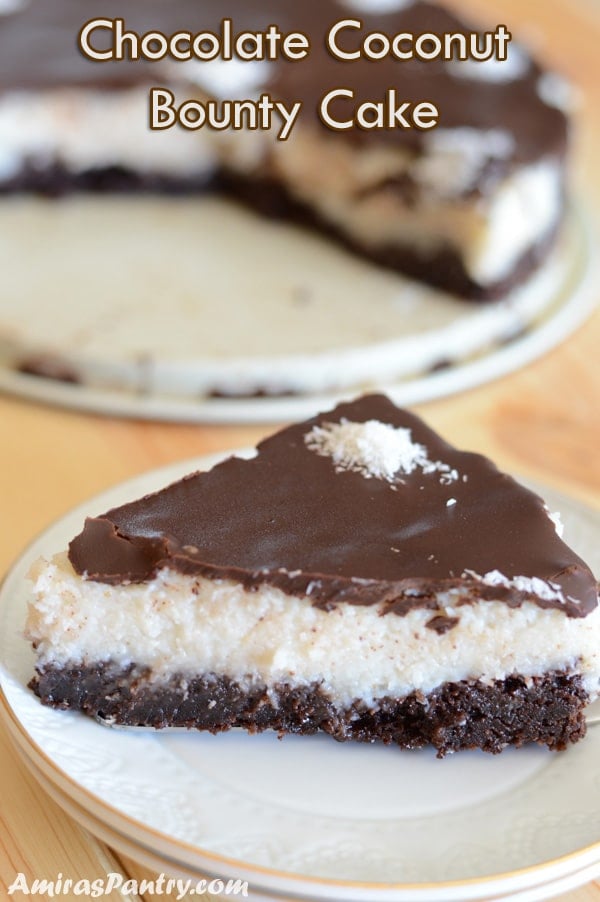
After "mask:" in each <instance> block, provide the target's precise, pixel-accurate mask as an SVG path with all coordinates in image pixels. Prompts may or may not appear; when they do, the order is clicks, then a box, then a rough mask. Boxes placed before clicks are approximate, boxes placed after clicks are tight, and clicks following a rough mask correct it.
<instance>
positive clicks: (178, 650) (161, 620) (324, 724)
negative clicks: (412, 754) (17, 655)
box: [27, 395, 600, 754]
mask: <svg viewBox="0 0 600 902" xmlns="http://www.w3.org/2000/svg"><path fill="white" fill-rule="evenodd" d="M556 522H557V521H556V518H553V517H552V516H550V514H549V513H548V510H547V509H546V507H545V505H544V502H543V501H542V500H541V499H540V498H539V497H537V496H536V495H535V494H533V493H532V492H530V491H528V490H527V489H525V488H523V487H522V486H521V485H519V484H518V483H517V482H515V481H514V480H513V479H512V478H511V477H509V476H507V475H505V474H503V473H501V472H499V471H498V470H497V469H496V467H495V466H494V465H493V464H492V463H491V462H490V461H489V460H487V459H486V458H484V457H482V456H480V455H477V454H470V453H466V452H464V451H458V450H456V449H455V448H453V447H452V446H450V445H448V444H447V443H446V442H445V441H443V440H442V439H441V438H440V437H439V436H438V435H436V434H435V433H434V432H433V431H432V430H431V429H429V428H428V427H427V426H426V425H425V424H424V423H423V422H422V421H421V420H419V419H418V418H417V417H415V416H413V415H412V414H410V413H407V412H405V411H402V410H400V409H398V408H396V407H395V406H394V405H393V404H392V403H391V401H389V400H388V399H387V398H386V397H384V396H379V395H373V396H368V397H363V398H361V399H359V400H357V401H354V402H353V403H348V404H342V405H340V406H339V407H336V408H335V410H332V411H330V412H328V413H325V414H322V415H320V416H318V417H315V418H314V419H311V420H308V421H307V422H304V423H300V424H297V425H294V426H291V427H289V428H286V429H284V430H282V431H280V432H278V433H277V434H276V435H274V436H273V437H271V438H268V439H266V440H265V441H263V442H262V443H261V444H260V445H259V446H258V449H257V452H256V455H255V456H254V457H252V458H250V459H245V458H239V457H231V458H229V459H228V460H225V461H224V462H223V463H220V464H219V465H217V466H216V467H214V469H212V470H210V471H209V472H200V473H194V474H193V475H191V476H189V477H187V478H185V479H183V480H181V481H179V482H176V483H175V484H173V485H171V486H169V487H167V488H165V489H164V490H162V491H160V492H158V493H157V494H153V495H149V496H147V497H145V498H142V499H141V500H138V501H134V502H132V503H130V504H126V505H124V506H122V507H118V508H115V509H114V510H111V511H109V512H108V513H106V514H104V515H102V516H98V517H93V518H90V519H88V520H87V521H86V523H85V526H84V528H83V531H82V532H81V533H80V534H79V535H78V536H77V537H76V538H75V539H74V540H73V541H72V542H71V544H70V548H69V553H68V555H67V554H59V555H58V556H57V557H55V558H54V559H53V560H51V561H49V562H39V563H38V564H37V566H36V568H35V573H34V579H35V600H33V601H32V603H31V606H30V611H29V618H28V623H27V634H28V637H29V638H30V639H31V641H32V642H33V644H34V646H35V649H36V652H37V672H36V675H35V677H34V678H33V680H32V683H31V686H32V688H33V689H34V691H35V692H36V694H37V695H38V696H39V697H40V699H41V700H42V701H43V702H44V703H45V704H48V705H53V706H55V707H60V708H73V709H76V710H80V711H83V712H85V713H86V714H90V715H92V716H94V717H98V718H101V719H102V720H104V721H106V722H108V723H111V724H128V725H150V726H154V727H165V726H182V727H194V728H198V729H201V730H209V731H211V732H218V731H221V730H227V729H229V728H230V727H242V728H244V729H246V730H248V731H250V732H256V731H261V730H265V729H274V730H278V731H280V732H281V733H309V734H310V733H316V732H318V731H323V732H325V733H329V734H330V735H332V736H333V737H335V738H336V739H339V740H347V739H355V740H360V741H367V742H370V741H373V740H383V741H384V742H386V743H396V744H397V745H399V746H401V747H402V748H417V747H421V746H424V745H429V744H430V745H433V746H434V747H435V748H436V749H437V750H438V752H439V753H440V754H444V753H447V752H451V751H455V750H458V749H466V748H482V749H484V750H486V751H490V752H499V751H501V750H502V749H503V748H504V747H505V746H507V745H517V746H519V745H522V744H524V743H527V742H538V743H542V744H545V745H547V746H548V747H549V748H551V749H564V748H565V746H567V745H568V743H570V742H575V741H576V740H578V739H580V738H581V737H582V736H583V735H584V733H585V719H584V709H585V706H586V704H587V703H588V702H590V701H591V700H593V699H594V698H596V696H597V695H598V692H599V688H600V611H599V608H598V597H597V586H596V581H595V579H594V577H593V575H592V573H591V572H590V570H589V568H588V567H587V566H586V565H585V564H584V563H583V561H582V560H580V558H579V557H577V555H576V554H575V553H574V552H573V551H571V550H570V549H569V548H568V547H567V545H565V544H564V543H563V541H562V540H561V538H560V537H559V535H558V534H557V528H556Z"/></svg>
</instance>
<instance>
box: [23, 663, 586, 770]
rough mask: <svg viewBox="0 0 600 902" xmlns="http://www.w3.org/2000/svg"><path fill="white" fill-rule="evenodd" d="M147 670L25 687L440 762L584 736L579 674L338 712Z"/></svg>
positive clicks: (130, 711)
mask: <svg viewBox="0 0 600 902" xmlns="http://www.w3.org/2000/svg"><path fill="white" fill-rule="evenodd" d="M149 676H150V675H149V673H148V672H147V671H143V670H140V669H139V668H135V667H133V666H132V667H130V668H128V669H127V670H120V669H116V668H113V667H110V666H108V665H100V666H98V667H83V668H76V669H61V668H58V667H51V668H46V669H44V670H42V671H40V672H38V674H37V675H36V676H35V677H34V679H33V680H32V681H31V683H30V687H31V688H32V689H33V690H34V692H35V693H36V695H38V696H39V698H40V699H41V700H42V702H43V703H44V704H45V705H49V706H51V707H56V708H72V709H76V710H79V711H82V712H84V713H85V714H88V715H91V716H93V717H96V718H100V719H102V720H105V721H108V722H109V723H111V724H122V725H127V726H150V727H155V728H159V729H160V728H162V727H171V726H177V727H187V728H189V729H198V730H207V731H209V732H211V733H219V732H222V731H225V730H229V729H230V728H232V727H241V728H242V729H245V730H247V731H248V732H250V733H258V732H262V731H263V730H276V731H278V732H279V733H280V734H285V733H296V734H309V735H310V734H314V733H318V732H324V733H328V734H329V735H330V736H333V738H334V739H337V740H339V741H341V742H343V741H346V740H355V741H358V742H374V741H376V740H379V741H382V742H384V743H385V744H395V745H398V746H400V748H403V749H417V748H422V747H423V746H427V745H431V746H433V747H434V748H436V749H437V751H438V757H443V756H444V755H445V754H447V753H448V752H455V751H459V750H461V749H475V748H479V749H483V750H484V751H486V752H492V753H498V752H501V751H502V749H504V748H505V747H506V746H508V745H514V746H522V745H524V744H526V743H530V742H537V743H540V744H542V745H546V746H548V748H550V749H553V750H562V749H565V748H566V747H567V745H568V744H569V743H573V742H577V741H578V740H579V739H581V738H582V737H583V736H584V735H585V717H584V707H585V704H586V701H587V694H586V692H585V690H584V689H583V686H582V683H581V678H580V677H579V676H574V675H567V674H564V673H556V672H555V673H548V674H546V675H545V676H543V677H536V678H533V679H525V678H524V677H520V676H513V677H509V678H508V679H506V680H503V681H496V682H494V683H492V684H490V685H486V684H484V683H482V682H480V681H476V682H460V683H446V684H444V685H443V686H440V687H439V688H438V689H436V690H435V691H434V692H432V693H430V694H429V695H427V696H425V695H423V694H422V693H420V692H413V693H411V694H410V695H408V696H406V697H404V698H400V699H395V698H382V699H380V700H378V702H377V705H376V706H373V707H369V706H367V705H366V704H365V703H364V702H362V701H361V700H360V699H357V700H356V701H355V702H354V703H353V704H352V705H351V706H350V707H349V708H345V709H342V710H340V708H338V707H336V706H335V705H334V704H333V703H332V701H331V699H330V698H329V697H328V696H327V695H326V694H325V693H324V692H323V691H322V689H320V687H319V686H318V685H313V686H304V687H293V686H289V685H285V684H283V685H276V686H273V687H271V688H270V689H267V687H265V686H257V687H256V688H253V689H251V690H248V689H247V688H243V687H241V686H240V685H239V684H238V683H236V682H233V681H232V680H229V679H227V678H226V677H219V676H215V675H212V674H209V675H204V676H199V677H195V678H193V679H190V678H186V679H184V678H182V677H179V678H175V677H174V678H172V679H171V680H170V681H169V683H168V684H165V683H157V682H156V681H154V682H152V681H150V679H149Z"/></svg>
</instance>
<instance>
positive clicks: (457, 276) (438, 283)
mask: <svg viewBox="0 0 600 902" xmlns="http://www.w3.org/2000/svg"><path fill="white" fill-rule="evenodd" d="M23 192H28V193H35V194H40V195H42V196H46V197H60V196H63V195H66V194H69V193H72V192H89V193H144V194H167V195H181V196H183V195H191V194H208V193H211V194H220V195H223V196H225V197H228V198H230V199H234V200H237V201H238V202H240V203H243V204H244V205H245V206H246V207H249V208H250V209H252V210H254V211H255V212H258V213H260V214H261V215H263V216H265V217H268V218H270V219H282V220H286V221H288V222H292V223H295V224H298V225H302V226H304V227H306V228H309V229H311V230H313V231H314V230H316V231H318V232H320V233H321V234H323V235H326V236H327V237H328V238H330V239H333V240H334V241H336V242H337V243H339V244H342V245H343V246H344V247H346V248H348V249H349V250H350V251H352V253H353V254H356V255H357V256H359V257H362V258H363V259H366V260H369V261H371V262H372V263H375V264H377V265H378V266H382V267H384V268H386V269H391V270H393V271H395V272H399V273H402V274H403V275H405V276H409V277H410V278H413V279H417V280H418V281H420V282H425V283H426V284H428V285H432V286H434V287H435V288H440V289H442V290H443V291H447V292H449V293H451V294H456V295H458V296H460V297H461V298H465V299H466V300H471V301H494V300H498V299H500V298H502V297H505V296H506V295H507V294H509V293H510V292H511V291H513V290H514V289H516V288H518V287H519V285H521V284H522V283H524V282H525V281H526V280H527V279H528V278H529V276H530V275H531V274H532V273H533V272H534V271H535V270H536V269H537V268H538V267H539V266H540V264H541V263H542V262H543V261H544V260H545V258H546V257H547V256H548V253H549V251H550V250H551V248H552V246H553V245H554V242H555V240H556V237H557V235H558V232H559V227H560V224H561V221H562V216H561V217H560V218H559V221H557V222H556V223H555V225H554V227H553V228H552V229H551V230H550V231H549V232H548V233H547V234H545V235H544V236H543V237H542V238H541V239H540V240H539V241H538V242H537V243H536V244H535V245H534V246H533V247H531V248H530V249H529V250H528V251H526V252H525V253H524V254H523V255H522V256H521V258H520V259H519V260H518V261H517V262H516V264H515V265H514V266H513V268H512V270H511V271H510V273H509V274H508V275H507V276H506V277H505V278H503V279H500V280H498V281H496V282H494V283H491V284H489V285H481V284H479V283H477V282H475V281H474V280H473V279H472V278H471V277H470V276H469V274H468V273H467V271H466V269H465V266H464V263H463V261H462V259H461V257H460V256H459V254H457V253H456V251H454V250H453V249H452V248H450V247H447V248H441V249H438V250H436V251H434V252H432V253H431V254H428V255H425V254H423V253H421V252H417V251H416V250H415V249H414V248H411V247H408V246H404V247H403V246H398V245H386V246H382V247H378V248H373V247H366V246H364V245H361V244H359V243H357V242H356V241H354V240H352V239H351V238H349V237H348V236H346V235H344V234H343V233H342V232H341V231H340V230H339V229H337V228H336V227H335V226H333V225H332V224H331V223H328V222H326V221H325V220H323V219H322V218H321V217H320V216H319V215H318V214H317V213H316V212H315V211H314V210H313V209H311V208H310V207H309V206H308V205H307V204H304V203H302V202H301V201H299V200H297V199H296V198H294V197H293V196H292V195H291V194H290V192H289V191H288V190H287V189H286V188H285V187H284V186H283V185H281V184H280V183H279V182H277V181H275V180H273V179H267V178H252V179H251V178H244V177H241V176H237V175H233V174H232V173H228V172H224V171H221V172H218V173H216V174H211V175H206V176H202V175H199V176H198V177H196V178H192V177H187V178H179V179H178V178H172V177H169V176H160V175H153V174H145V173H136V172H133V171H131V170H127V169H123V168H121V167H118V166H112V167H108V168H106V169H94V170H87V171H84V172H79V173H72V172H69V171H68V170H66V169H64V168H63V167H60V166H52V167H48V168H45V169H36V168H34V167H24V168H23V169H22V171H21V172H20V173H19V174H18V175H16V176H15V177H13V178H12V179H10V180H8V181H5V182H2V183H0V194H14V193H23Z"/></svg>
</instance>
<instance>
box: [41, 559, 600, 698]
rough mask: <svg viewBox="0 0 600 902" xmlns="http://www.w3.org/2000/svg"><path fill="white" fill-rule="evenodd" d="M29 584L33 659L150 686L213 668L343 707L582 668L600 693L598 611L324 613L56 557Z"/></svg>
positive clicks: (212, 584) (343, 608) (287, 600)
mask: <svg viewBox="0 0 600 902" xmlns="http://www.w3.org/2000/svg"><path fill="white" fill-rule="evenodd" d="M32 578H33V579H34V581H35V586H34V594H35V600H34V601H32V603H31V605H30V610H29V617H28V622H27V636H28V638H29V639H30V640H31V641H32V642H34V643H35V645H36V649H37V655H38V666H40V667H45V666H49V665H55V666H56V665H57V666H59V667H68V666H76V665H81V664H84V665H85V664H96V663H100V662H112V663H113V664H116V665H117V666H123V667H126V666H127V665H129V664H136V665H139V666H141V667H147V668H150V669H151V671H152V679H154V680H158V681H162V680H166V679H169V677H170V676H172V675H180V676H183V677H191V676H193V675H202V674H207V673H215V674H218V675H219V676H226V677H228V678H230V679H232V680H235V681H236V682H239V683H240V684H241V685H242V686H246V685H256V684H261V685H265V684H266V685H267V686H274V685H276V684H281V683H285V684H288V685H291V686H306V685H311V684H315V683H319V684H320V685H321V688H322V690H323V691H324V692H325V693H327V694H328V695H329V696H330V698H331V700H332V701H333V702H334V704H337V705H338V706H339V707H341V708H344V707H347V706H349V705H350V704H351V703H352V702H353V701H354V700H355V699H357V698H360V699H364V701H365V702H366V703H367V704H370V703H372V702H373V701H374V700H376V699H377V698H381V697H385V696H392V697H403V696H405V695H407V694H409V693H410V692H413V691H415V690H420V691H422V692H424V693H429V692H431V691H432V690H434V689H435V688H436V687H438V686H440V685H441V684H443V683H446V682H457V681H460V680H482V681H483V682H485V683H490V682H491V681H493V680H503V679H505V678H507V677H508V676H510V675H511V674H523V675H524V676H526V677H535V676H541V675H543V674H545V673H547V672H549V671H566V672H569V673H577V674H581V676H582V678H583V683H584V686H585V689H586V690H587V692H588V693H589V695H590V697H591V698H592V699H593V698H595V697H596V696H597V695H598V693H599V690H600V608H599V609H596V610H595V611H594V612H593V613H592V614H590V615H588V616H587V617H585V618H569V617H567V616H565V615H564V613H562V612H561V611H559V610H544V609H542V608H540V607H538V606H537V605H536V604H535V603H533V602H526V603H524V604H523V605H522V606H521V607H519V608H514V609H511V608H509V607H508V606H507V605H506V604H504V603H502V602H495V601H486V602H477V603H474V604H469V605H464V606H460V607H459V606H457V602H458V601H459V598H460V593H459V592H457V591H453V592H446V593H444V594H441V595H440V596H439V597H438V603H439V607H440V612H435V611H431V610H423V609H414V610H412V611H411V612H410V613H408V614H407V615H406V616H398V615H397V614H393V613H390V614H386V615H384V616H382V615H381V612H380V608H379V607H378V606H361V605H352V604H340V605H339V606H337V607H336V608H335V609H333V610H331V611H328V612H325V611H322V610H319V609H318V608H316V607H315V606H314V605H313V604H312V603H311V601H310V598H306V597H304V598H296V597H291V596H288V595H285V594H284V593H283V592H281V591H280V590H278V589H275V588H272V587H270V586H266V585H263V586H261V587H259V588H258V589H257V591H254V592H249V591H246V590H244V589H243V588H242V587H241V586H240V585H239V584H237V583H234V582H230V581H213V580H207V579H203V578H197V577H191V576H184V575H182V574H179V573H176V572H174V571H169V570H166V569H165V570H162V571H160V572H159V574H158V576H157V577H156V578H155V579H153V580H152V581H150V582H147V583H143V584H133V585H127V586H122V585H120V586H109V585H105V584H102V583H97V582H92V581H89V580H83V579H81V578H80V577H79V576H78V575H77V574H75V572H74V571H73V569H72V568H71V565H70V564H69V562H68V560H67V558H66V556H63V555H60V556H57V557H56V558H55V559H54V560H53V561H51V562H39V563H38V564H37V565H36V567H35V568H34V572H33V573H32ZM436 613H444V614H446V615H448V616H455V617H458V618H459V622H458V624H457V625H456V626H454V627H453V628H452V629H450V630H448V631H447V632H446V633H443V634H439V633H437V632H436V631H434V630H433V629H431V628H429V627H427V625H426V624H427V622H428V621H429V620H431V618H432V617H433V616H435V615H436Z"/></svg>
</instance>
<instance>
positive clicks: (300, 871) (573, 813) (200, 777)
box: [0, 457, 600, 902]
mask: <svg viewBox="0 0 600 902" xmlns="http://www.w3.org/2000/svg"><path fill="white" fill-rule="evenodd" d="M216 459H218V458H214V457H212V458H209V459H202V460H199V461H192V462H186V463H184V464H179V465H177V466H171V467H167V468H164V469H163V470H160V471H155V472H153V473H150V474H146V475H145V476H142V477H139V478H138V479H136V480H134V481H132V482H130V483H128V484H126V485H124V486H119V487H117V488H116V489H113V490H111V491H110V492H107V493H105V494H104V495H103V496H101V497H99V498H97V499H95V500H94V501H93V502H90V503H87V504H85V505H83V506H82V507H80V508H79V509H78V510H76V511H74V512H72V513H71V514H69V515H68V516H66V517H64V518H63V519H61V520H60V521H58V522H57V523H56V524H55V525H54V526H52V527H51V528H50V529H49V530H47V532H45V533H44V534H43V535H42V536H41V537H40V538H39V539H37V540H36V541H35V542H34V544H33V545H32V546H31V547H30V548H29V549H28V551H27V552H26V553H25V554H24V556H23V557H22V558H21V560H20V561H19V562H18V563H17V564H16V565H15V567H14V568H13V570H12V571H11V573H10V575H9V576H8V577H7V579H6V582H5V584H4V586H3V589H2V591H1V593H0V660H1V661H2V667H1V670H0V684H1V686H2V690H3V693H4V696H5V699H6V702H7V705H8V707H9V709H10V711H11V717H12V718H13V720H14V722H15V723H17V724H18V729H19V730H20V732H21V734H22V736H23V737H24V738H23V743H24V744H25V745H26V746H27V747H28V748H29V750H30V757H32V756H36V761H38V762H41V763H40V764H39V767H38V769H40V768H41V767H43V768H44V775H45V777H46V779H50V780H51V781H52V782H53V784H54V785H56V786H59V787H60V790H61V791H62V792H63V793H64V794H65V795H67V796H68V797H69V798H71V799H72V800H73V801H75V802H76V803H77V804H78V805H79V806H80V807H82V808H84V809H85V810H88V811H89V812H90V815H91V816H92V817H94V818H96V819H98V820H100V821H102V822H103V823H104V824H106V825H108V826H109V827H110V829H112V830H114V831H116V832H119V833H121V834H122V835H123V836H125V837H126V838H127V839H128V840H130V841H131V842H134V843H139V844H141V845H145V846H146V847H147V848H148V849H150V850H151V851H152V852H153V854H155V855H158V856H159V857H162V858H170V859H172V860H173V861H176V862H179V863H181V865H182V866H184V867H187V868H189V869H191V870H195V871H197V872H208V873H213V874H214V873H215V872H218V873H219V874H220V875H221V876H226V877H231V878H240V879H248V880H249V881H250V883H251V885H252V886H253V887H254V888H255V890H256V891H257V892H259V891H260V892H263V891H266V892H271V893H276V894H277V893H279V894H296V895H300V896H302V897H303V898H307V899H308V898H310V899H319V900H324V899H332V900H342V899H345V900H361V902H363V900H364V902H367V900H368V902H377V900H389V902H391V900H395V902H408V900H410V902H441V900H444V902H450V900H461V902H465V900H468V899H483V898H493V897H494V896H499V895H503V896H504V897H506V896H507V895H509V894H511V893H516V892H517V891H521V892H524V891H525V890H528V891H533V890H534V889H535V888H536V887H540V886H541V885H542V884H545V885H548V884H550V883H554V882H555V881H561V880H566V879H570V880H575V879H576V876H575V875H577V874H578V873H581V874H584V875H585V879H589V878H588V876H587V875H588V874H589V873H590V872H591V871H590V869H591V870H592V871H594V869H596V868H598V870H600V804H599V796H600V769H599V767H598V761H599V760H600V729H599V728H598V727H595V728H592V729H590V733H589V736H588V737H587V739H586V740H585V741H584V742H582V743H580V744H578V745H576V746H574V747H573V748H572V749H570V750H569V751H567V752H565V753H563V754H559V755H556V754H551V753H549V752H546V751H544V750H542V749H538V748H527V749H522V750H519V751H515V750H509V751H507V752H505V753H503V754H502V755H500V756H498V757H491V756H486V755H483V754H480V753H477V752H473V753H471V752H469V753H461V754H459V755H456V756H452V757H449V758H447V759H444V760H443V761H438V760H437V759H436V758H435V757H434V755H433V753H432V752H430V751H422V752H416V753H404V752H399V751H398V750H395V749H390V748H384V747H380V746H377V745H375V746H361V745H358V744H357V745H351V744H348V745H338V744H337V743H335V742H333V741H332V740H330V739H329V738H327V737H287V738H286V739H285V740H284V741H283V742H279V741H278V740H277V739H276V737H275V736H274V735H271V734H263V735H260V736H255V737H250V736H247V735H246V734H245V733H242V732H231V733H229V734H224V735H221V736H217V737H212V736H209V735H205V734H193V735H191V734H180V733H173V732H170V733H165V734H162V735H161V734H155V733H152V732H136V731H130V730H110V729H107V728H105V727H102V726H100V725H98V724H97V723H95V722H94V721H92V720H90V719H88V718H85V717H82V716H81V715H78V714H74V713H71V712H60V711H54V710H52V709H49V708H44V707H43V706H42V705H40V704H39V702H38V700H37V699H36V698H35V697H34V696H33V695H32V694H31V693H30V692H29V691H28V690H27V688H26V683H27V681H28V679H29V678H30V677H31V675H32V673H33V666H34V659H33V653H32V651H31V649H30V648H29V646H28V644H27V643H26V642H25V641H24V640H23V638H22V634H21V631H22V627H23V621H24V617H25V607H26V604H27V599H28V591H29V589H28V585H27V583H26V579H25V575H26V572H27V570H28V568H29V566H30V564H31V562H32V561H33V560H34V559H35V558H37V557H38V556H39V555H41V554H43V555H49V554H52V553H54V552H55V551H58V550H60V549H62V548H64V547H65V545H66V543H67V541H68V540H69V539H70V538H71V537H72V536H73V535H74V534H75V533H76V532H77V531H78V530H79V529H80V527H81V524H82V522H83V517H84V516H85V515H86V514H90V513H91V514H93V513H94V512H98V513H99V512H100V511H102V510H105V509H106V508H108V507H109V506H112V505H115V504H119V503H122V502H124V501H126V500H129V499H130V498H131V497H133V496H136V495H138V494H140V493H143V492H147V491H153V490H155V489H156V488H159V487H160V486H161V485H163V484H165V482H167V481H169V480H173V479H177V478H179V477H180V476H182V475H183V474H184V473H186V472H188V471H190V470H192V469H194V468H197V467H209V466H212V465H213V463H214V462H215V460H216ZM544 494H545V496H546V498H547V500H548V502H549V504H550V507H551V509H553V510H560V511H561V513H562V515H563V520H564V522H565V526H566V535H567V539H568V541H569V542H570V543H571V544H573V545H574V546H575V548H576V549H577V550H578V551H579V552H580V553H581V554H582V555H583V556H585V557H586V558H587V559H588V560H589V562H590V564H591V565H592V566H593V567H595V568H596V569H600V552H599V547H600V543H599V541H598V539H599V536H600V522H599V517H598V515H597V514H595V513H594V512H592V511H589V510H587V509H586V508H584V507H582V506H581V505H579V504H577V503H575V502H573V501H571V500H569V499H567V498H564V497H563V496H560V495H557V494H556V493H555V492H552V491H549V490H548V491H545V492H544ZM582 879H583V878H582ZM524 898H531V899H533V898H535V897H534V896H528V897H524Z"/></svg>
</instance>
